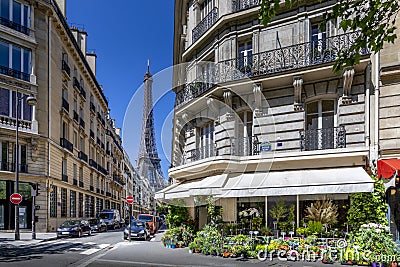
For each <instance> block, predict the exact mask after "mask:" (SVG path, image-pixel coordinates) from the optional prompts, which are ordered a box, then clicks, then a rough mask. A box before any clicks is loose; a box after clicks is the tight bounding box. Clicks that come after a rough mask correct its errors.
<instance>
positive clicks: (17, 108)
mask: <svg viewBox="0 0 400 267" xmlns="http://www.w3.org/2000/svg"><path fill="white" fill-rule="evenodd" d="M25 97H26V103H27V104H28V105H30V106H36V104H37V99H36V98H35V97H34V96H33V95H30V96H27V95H22V96H21V97H19V96H18V90H17V92H16V94H15V101H16V105H15V120H16V127H15V192H14V193H19V169H18V161H19V158H18V156H19V154H18V146H19V144H18V127H19V119H18V114H19V113H18V112H19V111H20V106H19V102H20V100H23V99H24V98H25ZM15 240H20V235H19V204H17V205H15Z"/></svg>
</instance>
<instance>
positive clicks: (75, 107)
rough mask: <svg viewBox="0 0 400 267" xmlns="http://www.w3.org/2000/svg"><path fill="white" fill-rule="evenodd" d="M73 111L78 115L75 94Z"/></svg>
mask: <svg viewBox="0 0 400 267" xmlns="http://www.w3.org/2000/svg"><path fill="white" fill-rule="evenodd" d="M74 111H75V112H76V114H78V100H77V98H76V95H75V94H74Z"/></svg>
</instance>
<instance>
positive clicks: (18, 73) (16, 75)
mask: <svg viewBox="0 0 400 267" xmlns="http://www.w3.org/2000/svg"><path fill="white" fill-rule="evenodd" d="M0 73H1V74H4V75H7V76H10V77H14V78H17V79H20V80H24V81H27V82H29V81H30V80H31V75H30V74H29V73H25V72H21V71H19V70H14V69H10V68H8V67H5V66H1V65H0Z"/></svg>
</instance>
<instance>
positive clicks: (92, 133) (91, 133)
mask: <svg viewBox="0 0 400 267" xmlns="http://www.w3.org/2000/svg"><path fill="white" fill-rule="evenodd" d="M90 138H92V139H93V140H94V132H93V131H92V130H90Z"/></svg>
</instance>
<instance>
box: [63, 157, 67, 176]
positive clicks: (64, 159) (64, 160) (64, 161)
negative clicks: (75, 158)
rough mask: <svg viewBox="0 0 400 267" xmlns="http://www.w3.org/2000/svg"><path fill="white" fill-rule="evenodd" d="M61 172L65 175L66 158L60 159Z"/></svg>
mask: <svg viewBox="0 0 400 267" xmlns="http://www.w3.org/2000/svg"><path fill="white" fill-rule="evenodd" d="M62 174H63V175H67V159H66V158H63V159H62Z"/></svg>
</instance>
